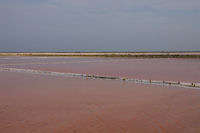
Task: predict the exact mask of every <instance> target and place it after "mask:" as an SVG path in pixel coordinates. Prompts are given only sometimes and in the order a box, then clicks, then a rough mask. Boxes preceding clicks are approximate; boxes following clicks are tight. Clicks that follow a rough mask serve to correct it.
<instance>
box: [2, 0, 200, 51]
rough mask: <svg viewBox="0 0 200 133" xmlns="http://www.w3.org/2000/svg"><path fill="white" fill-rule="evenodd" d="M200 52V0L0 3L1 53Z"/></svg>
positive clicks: (4, 0)
mask: <svg viewBox="0 0 200 133" xmlns="http://www.w3.org/2000/svg"><path fill="white" fill-rule="evenodd" d="M92 51H94V52H97V51H124V52H127V51H200V0H0V52H92Z"/></svg>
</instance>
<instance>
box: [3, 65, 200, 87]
mask: <svg viewBox="0 0 200 133" xmlns="http://www.w3.org/2000/svg"><path fill="white" fill-rule="evenodd" d="M0 71H9V72H24V73H32V74H43V75H52V76H62V77H82V78H91V79H105V80H121V81H127V82H133V83H142V84H155V85H161V86H178V87H185V88H191V89H200V83H185V82H174V81H159V80H145V79H132V78H122V77H114V76H102V75H95V74H93V75H92V74H80V73H64V72H51V71H41V70H34V69H18V68H4V67H0Z"/></svg>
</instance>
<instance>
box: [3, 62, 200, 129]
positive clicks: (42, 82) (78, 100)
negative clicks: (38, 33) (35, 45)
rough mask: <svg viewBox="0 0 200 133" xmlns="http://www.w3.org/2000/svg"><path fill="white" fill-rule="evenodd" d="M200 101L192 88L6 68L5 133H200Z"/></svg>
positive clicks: (198, 93) (199, 94) (4, 77)
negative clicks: (14, 70)
mask: <svg viewBox="0 0 200 133" xmlns="http://www.w3.org/2000/svg"><path fill="white" fill-rule="evenodd" d="M40 67H41V66H40ZM199 104H200V91H199V90H192V89H188V88H178V87H163V86H154V85H141V84H133V83H126V82H120V81H114V80H113V81H111V80H109V81H106V80H86V79H82V78H66V77H56V76H55V77H54V76H47V75H46V76H44V75H36V74H24V73H16V72H0V131H1V132H3V133H13V132H18V133H22V132H33V133H38V132H42V133H49V132H54V133H89V132H90V133H132V132H136V133H198V132H200V115H199V114H200V106H199Z"/></svg>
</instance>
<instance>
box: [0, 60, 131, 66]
mask: <svg viewBox="0 0 200 133" xmlns="http://www.w3.org/2000/svg"><path fill="white" fill-rule="evenodd" d="M122 61H130V60H93V61H60V62H31V63H10V64H0V66H10V65H45V64H68V63H98V62H122Z"/></svg>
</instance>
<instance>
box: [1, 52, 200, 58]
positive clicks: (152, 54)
mask: <svg viewBox="0 0 200 133" xmlns="http://www.w3.org/2000/svg"><path fill="white" fill-rule="evenodd" d="M0 56H83V57H130V58H200V52H33V53H32V52H22V53H21V52H19V53H18V52H2V53H0Z"/></svg>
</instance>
